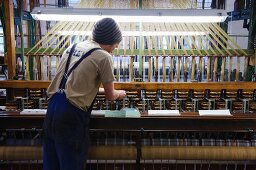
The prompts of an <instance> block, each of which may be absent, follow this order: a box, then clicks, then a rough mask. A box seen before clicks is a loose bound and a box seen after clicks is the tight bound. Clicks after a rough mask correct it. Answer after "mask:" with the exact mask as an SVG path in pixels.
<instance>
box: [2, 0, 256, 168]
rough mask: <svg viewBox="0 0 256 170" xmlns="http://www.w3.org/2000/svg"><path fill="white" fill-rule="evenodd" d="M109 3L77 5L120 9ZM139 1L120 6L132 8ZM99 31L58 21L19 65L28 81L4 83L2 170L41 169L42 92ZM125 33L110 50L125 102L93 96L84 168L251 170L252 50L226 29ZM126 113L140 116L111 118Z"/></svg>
mask: <svg viewBox="0 0 256 170" xmlns="http://www.w3.org/2000/svg"><path fill="white" fill-rule="evenodd" d="M108 2H109V3H107V2H106V1H105V2H104V1H97V0H93V1H90V3H89V2H85V1H81V2H80V3H79V4H78V5H77V6H76V8H93V7H101V8H106V7H107V5H106V4H108V5H109V7H110V6H111V7H113V8H117V6H116V5H117V4H118V3H120V2H119V1H117V0H116V1H108ZM136 2H137V1H135V0H134V1H132V0H131V1H129V2H123V1H122V4H123V7H124V8H132V9H136V8H139V4H137V3H136ZM141 3H142V5H141V6H143V7H144V8H152V9H153V8H157V7H158V8H164V7H165V6H164V5H169V6H170V8H178V9H181V8H185V9H187V8H190V7H191V8H196V7H197V3H196V2H194V1H193V2H190V1H188V0H179V1H176V0H171V1H170V2H169V1H168V2H167V1H165V3H162V2H159V3H156V2H154V1H150V0H147V1H142V2H141ZM157 5H159V6H157ZM156 6H157V7H156ZM93 24H94V22H79V21H69V22H67V21H60V22H56V24H54V25H53V26H52V27H51V28H50V29H49V30H47V32H46V34H45V36H44V37H42V39H40V40H39V41H38V42H37V44H36V45H35V46H33V47H32V48H30V49H26V50H25V55H24V60H21V59H18V60H17V67H18V68H19V69H17V70H18V71H17V72H18V74H19V75H20V76H21V75H22V74H23V75H22V76H24V79H25V80H5V81H0V87H1V88H2V89H6V91H7V96H6V99H5V100H4V102H3V103H4V107H3V108H1V109H2V111H0V167H1V168H0V169H42V143H43V135H42V124H43V120H44V114H45V109H46V108H47V96H46V89H47V87H48V85H49V83H50V81H51V80H52V78H53V77H54V76H55V74H56V69H57V67H58V64H59V61H60V58H61V54H62V52H63V51H64V50H65V49H66V48H67V47H68V46H69V45H70V44H71V43H73V42H79V41H83V40H86V39H89V35H88V34H87V33H88V32H90V31H91V30H92V28H93ZM120 27H121V29H122V31H123V32H124V36H123V41H122V42H121V43H120V45H119V47H118V48H117V49H116V50H115V51H114V53H113V64H114V71H113V72H114V75H115V78H116V82H115V88H116V89H124V90H126V92H127V97H126V98H125V99H124V100H120V101H107V100H106V99H105V97H104V95H100V94H98V95H97V96H96V101H95V104H94V106H93V112H92V118H91V125H90V136H91V147H90V151H89V159H88V160H87V169H99V170H100V169H138V170H139V169H146V170H151V169H152V170H154V169H161V170H165V169H166V170H167V169H177V170H180V169H185V170H187V169H188V170H190V169H191V170H192V169H194V170H197V169H200V170H204V169H205V170H214V169H221V170H222V169H247V170H248V169H249V170H250V169H255V167H256V136H255V132H254V131H255V130H256V114H255V113H256V83H255V80H256V78H255V77H256V76H255V70H253V73H252V74H251V73H249V71H248V65H256V60H255V52H254V51H251V50H246V49H242V48H241V47H239V45H237V43H236V42H235V41H234V40H233V39H232V38H230V37H229V36H228V34H227V33H226V32H225V31H224V30H223V28H222V27H221V24H220V23H211V22H206V23H158V24H155V23H120ZM137 33H138V34H137ZM21 61H24V62H23V63H21ZM31 63H32V64H31ZM22 65H23V66H22ZM23 67H24V68H26V69H23V70H22V68H23ZM19 70H22V71H19ZM122 108H133V109H136V110H138V111H139V117H138V116H132V114H131V115H130V116H126V115H125V116H122V117H120V116H118V115H116V116H113V115H111V116H109V117H105V114H106V111H110V112H111V111H112V112H115V111H120V110H121V109H122ZM206 111H209V112H207V113H206ZM202 113H206V114H202ZM224 113H225V114H224Z"/></svg>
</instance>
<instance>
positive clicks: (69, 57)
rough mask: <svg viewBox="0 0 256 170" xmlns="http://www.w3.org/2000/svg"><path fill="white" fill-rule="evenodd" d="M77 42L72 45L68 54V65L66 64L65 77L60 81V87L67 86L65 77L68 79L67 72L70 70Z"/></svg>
mask: <svg viewBox="0 0 256 170" xmlns="http://www.w3.org/2000/svg"><path fill="white" fill-rule="evenodd" d="M76 45H77V44H76V43H75V44H74V45H73V46H72V48H71V50H70V52H69V54H68V60H67V63H66V66H65V71H64V74H63V77H62V79H61V82H60V85H59V89H63V87H65V84H66V82H65V83H64V78H65V79H68V77H67V72H68V67H69V64H70V60H71V57H72V55H73V53H74V51H75V48H76Z"/></svg>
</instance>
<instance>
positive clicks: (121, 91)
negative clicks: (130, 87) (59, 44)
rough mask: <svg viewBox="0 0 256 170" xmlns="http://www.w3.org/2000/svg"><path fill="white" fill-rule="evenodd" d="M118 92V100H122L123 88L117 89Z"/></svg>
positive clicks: (124, 94)
mask: <svg viewBox="0 0 256 170" xmlns="http://www.w3.org/2000/svg"><path fill="white" fill-rule="evenodd" d="M117 93H118V98H117V99H118V100H122V99H123V98H125V96H126V92H125V91H124V90H117Z"/></svg>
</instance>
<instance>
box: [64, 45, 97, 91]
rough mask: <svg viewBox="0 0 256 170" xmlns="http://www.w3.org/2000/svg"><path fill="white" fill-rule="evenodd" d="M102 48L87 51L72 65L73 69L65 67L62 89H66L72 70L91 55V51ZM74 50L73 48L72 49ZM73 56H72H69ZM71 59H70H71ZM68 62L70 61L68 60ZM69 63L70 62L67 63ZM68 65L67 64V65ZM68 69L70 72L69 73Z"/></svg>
mask: <svg viewBox="0 0 256 170" xmlns="http://www.w3.org/2000/svg"><path fill="white" fill-rule="evenodd" d="M98 49H100V48H93V49H91V50H89V51H88V52H87V53H85V54H84V55H82V57H81V58H80V59H79V60H78V61H77V62H76V63H75V64H74V65H73V66H72V67H71V69H70V70H69V71H68V68H67V70H66V69H65V73H64V75H63V77H62V80H61V86H60V89H65V85H66V82H67V80H68V77H69V75H70V74H71V73H72V71H73V70H74V69H75V68H76V67H77V66H78V65H79V64H80V63H81V62H82V61H83V59H85V58H86V57H88V56H89V55H91V53H92V52H93V51H95V50H98ZM71 50H72V49H71ZM71 56H72V55H71ZM69 58H71V57H69ZM69 60H70V59H69ZM67 62H68V61H67ZM67 64H69V63H67ZM66 67H67V65H66ZM67 71H68V73H67Z"/></svg>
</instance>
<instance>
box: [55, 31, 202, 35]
mask: <svg viewBox="0 0 256 170" xmlns="http://www.w3.org/2000/svg"><path fill="white" fill-rule="evenodd" d="M57 34H60V35H88V36H90V35H91V34H92V32H91V31H58V32H57ZM122 35H123V36H165V35H166V36H170V35H183V36H186V35H190V36H195V35H206V33H205V32H198V31H185V32H184V31H142V32H139V31H122Z"/></svg>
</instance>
